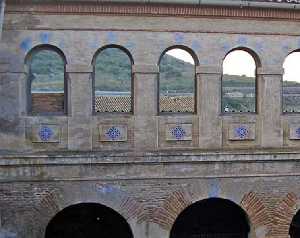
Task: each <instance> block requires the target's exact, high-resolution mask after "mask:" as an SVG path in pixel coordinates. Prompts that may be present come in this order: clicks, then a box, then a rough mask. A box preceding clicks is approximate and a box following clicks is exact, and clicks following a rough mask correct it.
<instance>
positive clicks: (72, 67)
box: [66, 64, 94, 74]
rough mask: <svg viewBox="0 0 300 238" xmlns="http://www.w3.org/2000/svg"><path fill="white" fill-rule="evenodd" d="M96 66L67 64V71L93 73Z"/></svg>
mask: <svg viewBox="0 0 300 238" xmlns="http://www.w3.org/2000/svg"><path fill="white" fill-rule="evenodd" d="M93 71H94V68H93V66H91V65H80V64H67V65H66V72H67V73H73V74H76V73H77V74H86V73H93Z"/></svg>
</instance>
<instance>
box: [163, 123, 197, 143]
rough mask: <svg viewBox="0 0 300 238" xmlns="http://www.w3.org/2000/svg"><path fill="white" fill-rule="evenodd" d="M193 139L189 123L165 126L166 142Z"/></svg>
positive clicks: (191, 126)
mask: <svg viewBox="0 0 300 238" xmlns="http://www.w3.org/2000/svg"><path fill="white" fill-rule="evenodd" d="M192 139H193V125H192V124H191V123H183V124H166V140H167V141H191V140H192Z"/></svg>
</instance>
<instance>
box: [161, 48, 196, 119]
mask: <svg viewBox="0 0 300 238" xmlns="http://www.w3.org/2000/svg"><path fill="white" fill-rule="evenodd" d="M196 65H198V60H197V57H196V56H195V55H194V53H193V52H192V51H191V50H190V49H188V48H186V47H180V48H179V47H172V48H169V49H167V50H166V51H165V52H164V53H163V55H162V56H161V58H160V61H159V87H158V88H159V112H160V113H167V112H169V113H176V112H179V113H195V112H196Z"/></svg>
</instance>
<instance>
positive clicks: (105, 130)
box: [99, 125, 127, 142]
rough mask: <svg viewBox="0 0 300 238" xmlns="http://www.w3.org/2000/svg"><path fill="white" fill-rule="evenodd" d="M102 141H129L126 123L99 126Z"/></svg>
mask: <svg viewBox="0 0 300 238" xmlns="http://www.w3.org/2000/svg"><path fill="white" fill-rule="evenodd" d="M99 131H100V132H99V133H100V141H102V142H125V141H127V126H126V125H101V126H99Z"/></svg>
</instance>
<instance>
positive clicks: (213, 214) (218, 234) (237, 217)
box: [170, 198, 250, 238]
mask: <svg viewBox="0 0 300 238" xmlns="http://www.w3.org/2000/svg"><path fill="white" fill-rule="evenodd" d="M249 232H250V226H249V222H248V217H247V214H246V212H245V211H244V210H243V209H242V208H241V207H240V206H238V205H237V204H235V203H234V202H231V201H229V200H226V199H221V198H210V199H205V200H201V201H199V202H196V203H194V204H192V205H190V206H189V207H187V208H186V209H185V210H184V211H183V212H182V213H181V214H179V216H178V217H177V219H176V220H175V223H174V224H173V227H172V229H171V233H170V238H182V237H184V238H194V237H201V238H202V237H203V238H204V237H205V238H247V237H248V233H249Z"/></svg>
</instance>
